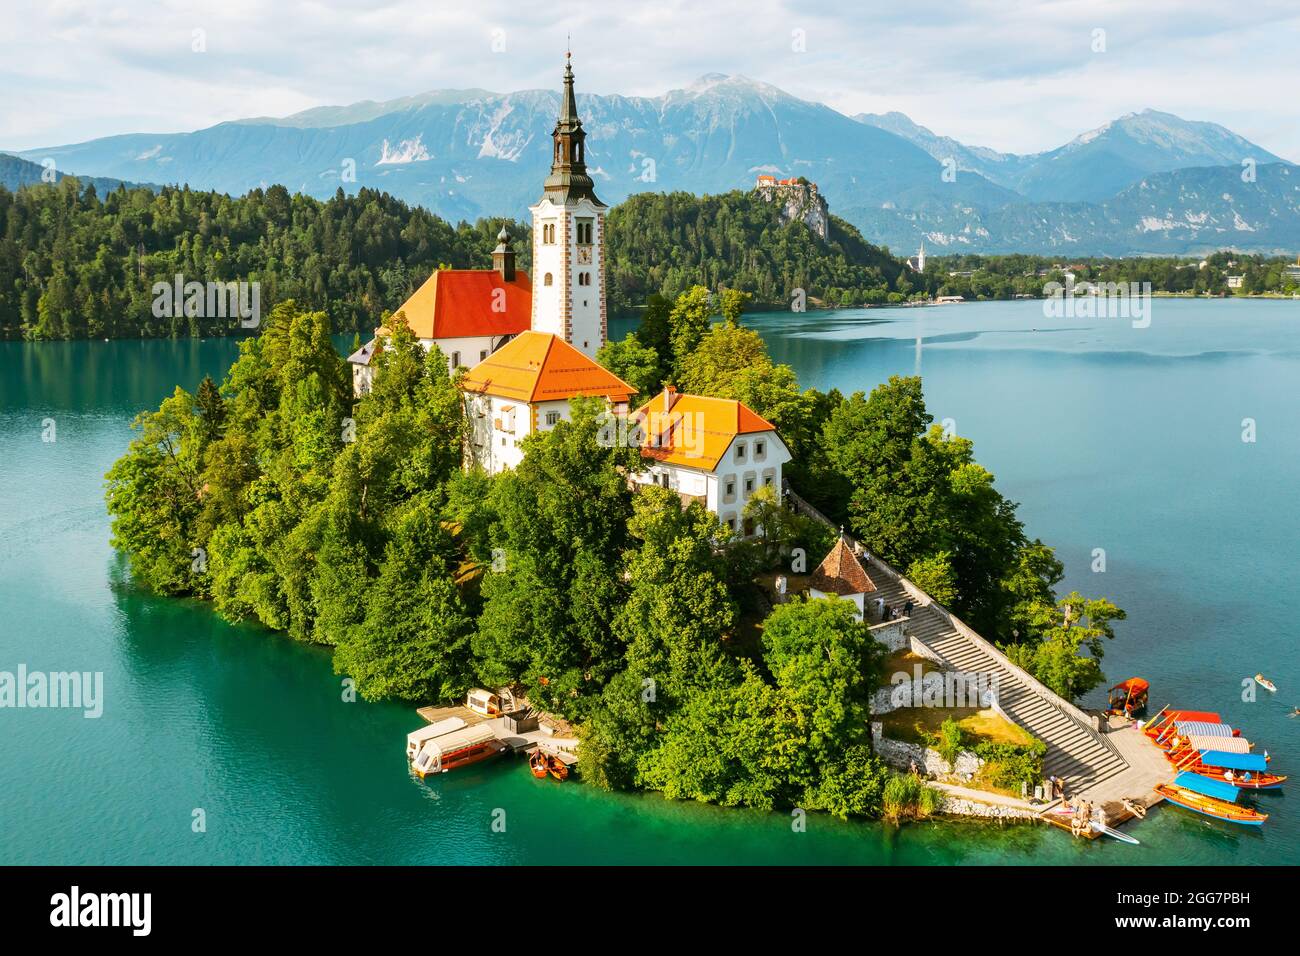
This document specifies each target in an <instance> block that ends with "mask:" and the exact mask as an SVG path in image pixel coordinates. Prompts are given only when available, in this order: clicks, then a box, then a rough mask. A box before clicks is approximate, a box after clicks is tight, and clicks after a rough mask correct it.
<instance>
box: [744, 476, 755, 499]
mask: <svg viewBox="0 0 1300 956" xmlns="http://www.w3.org/2000/svg"><path fill="white" fill-rule="evenodd" d="M753 491H754V479H753V478H746V479H745V494H747V495H748V494H752V493H753Z"/></svg>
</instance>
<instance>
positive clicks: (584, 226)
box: [577, 219, 595, 246]
mask: <svg viewBox="0 0 1300 956" xmlns="http://www.w3.org/2000/svg"><path fill="white" fill-rule="evenodd" d="M577 231H578V245H580V246H589V245H591V244H592V235H593V233H594V232H595V225H594V223H593V222H592V221H591V220H590V219H579V220H578V230H577Z"/></svg>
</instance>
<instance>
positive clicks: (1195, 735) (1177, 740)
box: [1154, 720, 1241, 751]
mask: <svg viewBox="0 0 1300 956" xmlns="http://www.w3.org/2000/svg"><path fill="white" fill-rule="evenodd" d="M1167 726H1168V731H1167V732H1166V733H1164V734H1161V735H1160V736H1157V737H1155V738H1154V740H1155V743H1156V746H1157V747H1159V748H1161V749H1162V750H1167V751H1178V750H1182V749H1184V748H1185V747H1187V746H1188V744H1189V741H1192V740H1215V741H1218V740H1232V739H1234V738H1240V737H1241V731H1240V730H1236V729H1234V728H1232V727H1230V726H1229V725H1227V724H1225V723H1221V722H1220V723H1210V722H1209V721H1205V720H1175V721H1173V722H1172V723H1170V724H1169V725H1167ZM1201 749H1203V750H1212V749H1214V748H1213V747H1202V748H1201Z"/></svg>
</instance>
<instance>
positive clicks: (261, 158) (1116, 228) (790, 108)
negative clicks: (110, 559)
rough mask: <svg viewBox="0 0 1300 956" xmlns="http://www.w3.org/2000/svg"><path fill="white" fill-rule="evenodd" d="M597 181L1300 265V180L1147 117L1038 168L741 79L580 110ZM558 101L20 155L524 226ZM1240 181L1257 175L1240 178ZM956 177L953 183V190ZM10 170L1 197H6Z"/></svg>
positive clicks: (928, 230)
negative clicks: (760, 183)
mask: <svg viewBox="0 0 1300 956" xmlns="http://www.w3.org/2000/svg"><path fill="white" fill-rule="evenodd" d="M578 107H579V111H580V114H581V116H582V118H583V123H584V126H585V128H586V130H587V133H588V137H587V158H588V165H589V167H590V171H591V173H592V175H593V177H594V178H595V180H596V184H597V190H598V192H599V194H600V195H601V197H602V198H603V199H604V200H605V201H606V202H609V203H616V202H619V201H621V200H622V199H624V198H626V197H627V196H629V195H631V194H633V193H637V192H646V191H654V192H666V191H673V190H686V191H690V192H694V193H697V194H700V193H716V192H726V191H729V190H732V189H747V188H749V187H750V186H751V185H752V184H753V182H754V178H755V176H756V175H758V174H760V173H772V174H776V175H778V176H805V177H807V178H808V179H810V180H813V181H814V182H816V183H817V184H818V186H819V188H820V191H821V192H822V194H823V195H824V196H825V197H826V198H827V199H828V200H829V201H830V203H831V208H832V211H833V212H835V213H837V214H838V215H841V216H843V217H844V218H845V219H847V220H848V221H850V222H852V223H853V224H854V225H857V226H858V227H859V228H860V229H862V231H863V233H864V235H865V236H866V237H867V238H868V239H869V240H871V241H873V242H876V243H878V244H881V245H886V246H890V247H892V248H894V249H896V250H899V251H910V250H912V249H914V248H915V247H916V246H917V245H918V244H919V243H920V242H921V240H922V239H924V240H925V242H926V245H927V249H928V250H929V251H931V252H932V253H935V254H940V253H942V252H945V251H952V252H957V251H961V252H1041V253H1049V252H1050V253H1053V254H1055V253H1062V254H1075V255H1127V254H1141V253H1156V252H1160V253H1180V252H1185V253H1193V252H1200V251H1204V250H1207V249H1213V248H1221V247H1232V248H1238V249H1242V250H1250V251H1262V252H1291V251H1292V250H1293V249H1294V248H1295V247H1297V246H1300V179H1297V176H1296V173H1297V171H1296V170H1295V168H1294V167H1292V166H1291V165H1290V164H1289V163H1288V162H1287V161H1285V160H1283V159H1282V158H1281V157H1278V156H1276V155H1274V154H1273V153H1271V152H1269V151H1268V150H1266V149H1264V148H1263V147H1261V146H1258V145H1256V144H1254V143H1251V142H1249V141H1248V140H1246V139H1244V138H1242V137H1240V136H1238V135H1237V134H1235V133H1233V132H1232V131H1230V130H1228V129H1226V128H1224V127H1222V126H1219V125H1217V124H1214V123H1206V122H1194V121H1189V120H1184V119H1181V118H1179V117H1177V116H1174V115H1172V114H1169V113H1160V112H1156V111H1153V110H1146V111H1144V112H1142V113H1135V114H1130V115H1128V116H1124V117H1121V118H1120V119H1117V120H1115V121H1113V122H1111V123H1107V124H1106V125H1105V126H1102V127H1100V128H1099V129H1096V130H1092V131H1090V132H1087V133H1084V134H1082V135H1080V136H1078V137H1076V138H1075V139H1073V140H1071V141H1070V142H1069V143H1066V144H1065V145H1063V146H1061V147H1059V148H1057V149H1053V150H1049V151H1046V152H1042V153H1035V154H1013V153H1003V152H998V151H996V150H993V149H988V148H985V147H977V146H967V145H965V144H962V143H960V142H958V141H957V140H955V139H952V138H950V137H945V136H941V135H938V134H935V133H933V132H931V131H930V130H929V129H927V128H925V127H924V126H921V125H919V124H917V123H915V122H913V121H912V120H910V119H909V118H908V117H906V116H904V115H903V114H901V113H885V114H862V115H859V116H856V117H849V116H845V115H844V114H842V113H839V112H837V111H835V110H833V109H831V108H830V107H828V106H825V105H823V104H820V103H814V102H809V101H807V100H802V99H799V98H797V97H795V96H792V95H790V94H788V93H786V92H784V91H782V90H780V89H778V88H776V87H774V86H771V85H769V84H766V83H762V82H759V81H756V80H751V79H748V78H746V77H741V76H724V75H721V74H709V75H706V76H703V77H701V78H700V79H699V80H698V81H696V82H695V83H693V84H691V85H690V86H689V87H686V88H685V89H677V90H671V91H669V92H667V93H665V94H663V95H662V96H656V97H628V96H620V95H593V94H579V96H578ZM558 110H559V93H558V91H555V90H524V91H520V92H515V93H504V94H501V93H493V92H490V91H487V90H481V89H466V90H440V91H434V92H430V93H425V94H420V95H416V96H410V97H404V98H402V99H398V100H392V101H388V102H374V101H365V102H360V103H355V104H352V105H350V106H329V107H319V108H316V109H311V110H307V111H305V112H302V113H297V114H294V115H293V116H289V117H284V118H271V117H257V118H252V119H247V120H240V121H235V122H227V123H221V124H218V125H216V126H212V127H209V128H207V129H201V130H197V131H194V132H190V133H169V134H149V133H132V134H125V135H120V136H111V137H105V138H101V139H95V140H91V141H89V142H85V143H78V144H72V145H65V146H54V147H49V148H44V149H35V150H26V151H23V152H21V153H18V154H17V155H19V156H20V157H22V158H24V159H27V160H31V161H34V162H40V161H43V160H45V159H47V158H52V159H53V160H54V161H55V163H56V164H57V167H58V168H59V169H60V170H76V171H77V172H79V173H87V174H90V175H94V176H104V177H112V178H117V179H125V180H132V181H138V182H159V183H181V182H184V183H188V184H189V185H190V186H192V187H194V188H203V189H217V190H222V191H228V192H232V193H242V192H245V191H247V190H248V189H251V188H255V187H257V186H263V185H269V184H271V183H282V184H284V185H285V186H287V187H289V188H290V189H296V190H299V191H302V192H305V193H308V194H310V195H313V196H317V197H325V196H328V195H331V194H333V193H334V191H335V190H336V189H338V188H339V187H340V186H342V187H343V188H344V189H345V190H347V191H349V192H351V191H355V190H356V189H358V188H361V187H363V186H370V187H375V188H379V189H383V190H386V191H388V192H390V193H392V194H393V195H395V196H398V197H400V198H402V199H405V200H407V201H409V202H414V203H419V204H421V205H424V206H426V207H427V208H429V209H431V210H432V211H434V212H436V213H438V214H439V215H441V216H443V217H445V218H448V219H451V220H456V219H462V218H463V219H475V218H478V217H480V216H485V215H509V216H520V215H522V214H523V213H524V210H525V209H526V207H527V206H528V205H529V204H530V203H531V202H534V201H536V199H537V198H538V196H539V195H540V184H541V180H542V178H543V176H544V173H545V170H546V169H547V168H548V166H549V161H550V148H551V144H550V132H551V128H552V126H553V125H554V123H555V117H556V115H557V112H558ZM1243 164H1245V165H1243ZM954 173H955V175H954ZM2 175H3V173H2V170H0V181H3V178H2Z"/></svg>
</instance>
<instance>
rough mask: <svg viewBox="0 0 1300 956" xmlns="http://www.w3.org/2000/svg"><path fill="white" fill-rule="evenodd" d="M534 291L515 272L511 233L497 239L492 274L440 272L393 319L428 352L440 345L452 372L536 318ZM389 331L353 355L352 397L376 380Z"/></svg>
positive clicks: (486, 353) (522, 274) (482, 356)
mask: <svg viewBox="0 0 1300 956" xmlns="http://www.w3.org/2000/svg"><path fill="white" fill-rule="evenodd" d="M532 302H533V290H532V285H531V283H530V282H529V281H528V274H527V273H526V272H522V271H520V270H518V269H516V268H515V253H514V250H513V249H512V248H511V247H510V233H509V232H507V231H506V230H505V229H504V228H503V229H502V230H501V232H500V234H499V235H498V236H497V247H496V249H495V250H493V252H492V268H491V269H437V270H435V271H434V273H433V274H432V275H431V276H429V278H428V279H426V280H425V282H424V284H423V285H421V286H420V287H419V288H418V289H416V290H415V291H414V292H413V293H411V295H410V297H409V298H408V299H407V300H406V301H405V302H403V303H402V304H401V306H400V307H399V308H398V309H397V312H395V313H394V315H396V314H398V313H401V314H402V315H403V316H405V317H406V324H407V325H409V326H410V328H411V332H412V333H413V334H414V335H415V337H416V339H418V340H419V342H420V344H421V345H423V346H424V347H425V348H426V349H429V348H432V347H433V346H434V345H437V346H438V348H439V349H440V350H441V351H442V354H443V356H444V357H445V358H446V359H447V370H448V371H449V372H454V371H455V370H456V369H457V368H459V367H460V366H462V365H464V366H466V367H469V366H472V365H477V364H478V363H479V362H481V361H483V360H484V359H485V358H487V357H488V356H489V355H491V354H492V353H493V352H495V351H496V350H497V349H499V348H500V347H501V346H502V345H504V344H505V343H507V342H509V341H510V340H511V339H512V338H514V337H515V336H516V335H518V334H519V333H520V332H524V331H527V330H528V328H529V325H530V321H531V315H532ZM390 334H391V333H390V331H389V330H388V329H387V328H383V327H381V328H378V329H376V330H375V337H374V338H373V339H372V340H371V341H369V342H367V343H366V344H365V345H364V346H362V347H361V349H360V350H358V351H357V352H355V353H353V354H352V355H350V356H348V362H349V363H351V365H352V392H353V394H354V395H355V396H357V397H360V396H362V395H364V394H365V393H366V392H368V391H370V387H371V384H372V383H373V381H374V359H375V355H376V354H377V353H378V352H380V351H382V350H383V342H384V339H386V338H387V337H388V336H389V335H390Z"/></svg>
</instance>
